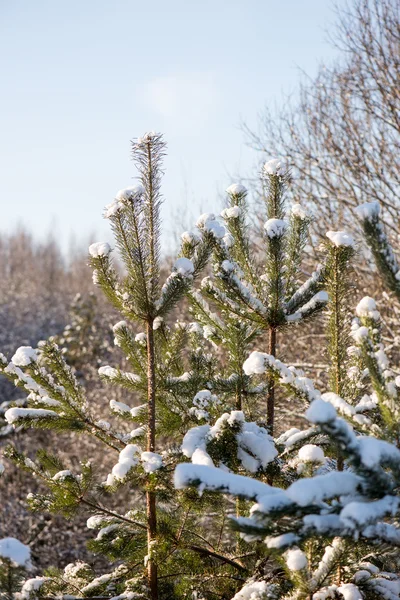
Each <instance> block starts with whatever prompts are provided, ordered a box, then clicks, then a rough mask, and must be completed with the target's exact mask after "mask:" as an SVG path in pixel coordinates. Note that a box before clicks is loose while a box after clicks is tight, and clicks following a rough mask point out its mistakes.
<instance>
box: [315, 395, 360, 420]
mask: <svg viewBox="0 0 400 600" xmlns="http://www.w3.org/2000/svg"><path fill="white" fill-rule="evenodd" d="M321 398H322V400H325V402H329V403H330V404H332V406H334V407H335V408H336V410H337V411H339V412H340V413H341V414H342V415H346V416H348V417H352V416H353V415H354V413H355V408H354V406H352V405H351V404H349V403H348V402H346V400H343V398H341V397H340V396H338V394H335V393H334V392H325V394H322V395H321Z"/></svg>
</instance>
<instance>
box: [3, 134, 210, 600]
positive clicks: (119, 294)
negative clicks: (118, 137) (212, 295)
mask: <svg viewBox="0 0 400 600" xmlns="http://www.w3.org/2000/svg"><path fill="white" fill-rule="evenodd" d="M164 149H165V145H164V142H163V140H162V138H161V136H159V135H157V134H152V133H151V134H146V135H145V136H144V137H143V138H141V139H139V140H137V141H136V142H134V143H133V157H134V161H135V163H136V165H137V167H138V170H139V178H140V184H139V185H137V186H135V187H133V188H129V189H127V190H122V191H121V192H119V193H118V194H117V197H116V199H115V200H114V201H113V202H112V203H111V204H110V205H108V206H107V207H106V211H105V217H106V218H107V219H109V220H110V222H111V225H112V229H113V232H114V236H115V240H116V246H117V248H118V250H119V253H120V256H121V258H122V260H123V263H124V268H125V270H126V275H125V276H123V277H121V276H120V275H119V274H118V272H117V270H116V269H115V267H114V266H113V263H112V259H111V248H110V246H109V244H107V243H95V244H92V245H91V246H90V248H89V252H90V264H91V266H92V268H93V279H94V282H95V283H96V284H97V285H99V286H100V287H101V288H102V290H103V291H104V293H105V294H106V296H107V298H108V299H109V301H110V302H111V303H112V305H113V306H114V307H115V308H116V309H117V310H118V311H119V312H120V313H121V315H122V316H123V317H124V320H123V321H120V322H119V323H117V324H116V325H115V327H114V334H115V342H116V345H117V346H119V347H120V348H121V350H122V351H123V352H124V354H125V356H126V357H127V362H128V363H129V365H130V367H131V368H133V369H134V370H135V373H131V372H126V371H124V370H121V369H115V368H112V367H110V366H108V365H106V366H103V367H100V369H99V373H100V376H101V377H102V378H103V379H104V380H105V381H107V382H109V383H111V384H113V385H116V386H120V387H122V388H124V389H125V390H126V393H127V394H129V393H131V394H134V395H135V396H136V397H137V398H139V400H141V403H140V405H139V406H138V407H134V408H131V407H130V406H128V405H127V404H125V403H121V402H118V401H116V400H111V401H110V407H111V411H112V412H113V413H114V414H116V415H118V416H119V417H122V418H123V419H125V421H126V422H127V423H128V426H129V423H130V422H132V421H136V423H137V424H138V425H139V426H138V427H136V428H135V429H133V430H131V431H129V430H128V431H126V430H125V431H121V430H120V429H119V428H116V427H115V426H113V425H111V424H110V423H109V422H108V421H105V420H103V419H100V420H99V419H98V418H96V416H95V415H94V414H93V412H92V410H91V407H90V405H89V404H88V401H87V398H86V393H85V389H84V387H83V386H82V385H81V384H80V383H79V382H78V380H77V377H76V373H75V371H74V369H72V368H71V367H70V366H68V365H67V363H66V362H65V360H64V353H63V351H62V350H61V349H60V348H59V347H58V346H57V344H56V343H55V341H54V340H49V341H47V342H43V343H40V344H39V347H38V348H37V349H36V350H35V349H33V348H30V347H21V348H19V349H18V350H17V351H16V353H15V354H14V356H13V357H12V359H11V362H9V361H8V360H7V359H6V358H5V357H4V356H3V355H2V356H1V362H2V368H1V370H2V372H3V373H4V374H6V375H7V376H8V377H9V378H10V379H11V380H12V381H14V383H15V384H16V385H18V386H20V387H22V388H23V389H24V390H27V391H28V392H29V396H28V402H29V404H28V407H27V408H21V407H12V408H10V409H8V410H7V412H6V415H5V416H6V419H7V421H8V423H9V424H12V425H14V426H17V427H18V426H24V427H29V426H34V427H42V428H51V429H53V430H55V431H59V432H62V431H75V432H79V433H85V434H88V435H91V436H94V437H95V438H96V439H97V440H98V441H99V442H101V443H102V444H103V445H105V447H106V448H107V449H108V450H109V451H110V452H117V453H118V462H117V463H116V464H115V465H114V467H113V468H112V471H111V473H110V474H109V476H108V477H107V480H106V482H104V483H102V484H100V485H99V482H98V480H97V478H96V473H95V470H94V468H93V465H92V464H91V463H90V461H87V460H82V461H81V465H80V473H75V472H74V471H73V470H71V469H69V468H66V465H64V464H63V463H62V462H61V461H60V459H59V458H58V457H57V456H56V455H55V454H52V453H50V452H49V451H48V450H46V449H41V450H40V451H39V452H38V453H37V455H36V459H35V460H31V459H30V458H28V457H26V456H24V455H23V454H21V453H19V452H18V451H17V450H16V449H15V448H13V447H9V448H8V450H7V451H6V453H5V454H6V456H7V457H8V458H10V459H12V460H14V462H16V463H17V464H18V465H19V466H20V467H22V468H23V469H26V470H28V471H30V472H31V473H33V474H34V475H35V476H36V477H38V478H40V479H41V480H42V481H43V482H44V483H45V484H46V485H47V486H48V489H49V491H48V494H38V495H31V496H29V498H28V500H29V503H30V506H31V507H32V508H33V509H34V510H46V511H54V512H61V513H62V514H64V515H66V516H72V515H73V514H74V513H75V512H76V510H78V508H80V507H82V508H86V509H87V510H88V511H91V513H92V516H93V519H92V520H91V521H90V520H89V523H88V525H89V527H93V528H95V529H96V528H100V533H99V534H98V536H97V538H96V540H95V541H94V542H93V548H95V549H96V550H97V551H99V550H100V551H104V552H106V553H107V554H108V555H109V556H110V557H111V558H112V560H114V561H115V560H123V563H122V564H120V565H119V566H118V567H116V569H115V570H114V571H112V572H111V573H108V574H104V575H102V576H100V577H99V578H96V577H94V574H93V573H92V571H91V569H90V568H89V567H88V566H87V565H79V564H78V565H77V566H76V568H75V567H74V568H72V567H71V568H69V569H67V570H66V571H64V573H62V574H54V573H53V574H52V576H51V577H49V578H48V579H47V580H46V581H44V583H43V593H60V592H62V593H74V594H76V593H77V590H79V592H80V593H81V594H83V595H92V594H93V593H94V594H99V593H100V594H101V593H106V594H109V595H111V594H113V593H114V592H115V593H117V592H119V591H121V592H122V591H124V590H125V591H127V592H128V591H129V592H131V593H134V594H137V596H135V597H138V598H139V597H142V596H143V597H147V596H149V597H150V598H152V600H154V599H156V598H158V596H159V591H160V590H161V591H162V593H161V597H167V595H168V591H167V590H168V589H170V586H169V584H168V577H169V576H170V575H169V574H168V569H169V567H170V562H171V560H172V561H173V560H175V557H177V564H178V565H179V562H180V561H181V560H182V559H181V554H180V553H178V552H177V553H176V554H175V552H171V551H170V549H171V544H172V543H173V540H175V542H176V544H177V545H178V542H177V536H178V535H180V534H179V533H177V532H179V527H181V528H182V524H181V523H180V521H179V518H180V516H181V513H180V512H179V510H177V514H176V515H175V514H174V511H173V510H172V512H171V507H170V506H169V504H168V503H169V501H170V496H171V494H170V492H169V491H168V489H169V487H170V484H169V476H168V473H169V471H170V470H171V464H172V468H173V464H174V463H173V461H174V453H173V452H172V453H171V452H169V451H166V452H164V453H163V455H161V454H159V453H158V452H156V451H157V450H161V447H160V446H159V445H157V430H159V431H160V435H161V434H162V433H163V424H165V427H166V432H167V431H168V428H170V430H171V421H172V422H173V414H174V410H169V409H168V405H169V400H170V397H171V392H170V388H176V386H177V384H179V383H180V384H182V386H183V387H185V386H186V388H187V387H188V385H187V381H185V378H183V380H181V381H179V377H178V375H179V374H180V373H181V368H182V353H183V348H184V345H185V344H184V341H185V336H187V335H188V334H189V331H188V327H186V326H181V325H180V324H178V326H177V327H176V328H175V329H171V328H169V327H168V326H167V325H166V324H165V323H164V319H165V318H166V317H167V316H168V314H169V312H170V311H171V309H172V308H173V307H174V306H175V304H176V303H177V302H178V301H179V300H180V299H182V298H183V296H184V294H185V292H187V291H188V289H189V287H190V286H191V284H192V282H193V280H194V279H195V278H196V277H197V275H198V274H199V273H200V272H201V270H202V269H203V267H204V266H205V264H206V262H207V259H208V257H209V254H210V252H211V248H212V239H213V235H214V234H213V233H212V232H209V233H204V235H203V236H202V239H201V241H200V242H199V243H198V244H196V246H195V247H193V248H192V251H191V252H189V253H188V252H187V249H186V251H185V255H184V256H183V255H182V256H181V257H180V258H178V259H177V260H176V262H175V264H174V267H173V271H172V273H171V275H170V276H169V277H168V278H167V280H166V282H165V283H164V284H163V286H162V287H161V285H160V214H159V212H160V205H161V192H160V184H161V175H162V158H163V154H164ZM132 324H134V325H136V326H137V327H140V328H141V329H144V331H139V332H138V333H136V335H135V333H134V331H132V328H131V325H132ZM205 366H206V365H205V364H204V361H200V371H202V370H203V371H204V370H205ZM202 377H203V378H204V375H202ZM177 379H178V381H177ZM192 397H193V396H192ZM176 398H179V394H177V393H176V392H175V399H176ZM156 405H157V407H156ZM171 408H172V409H174V407H173V406H172V407H171ZM171 415H172V416H171ZM178 423H179V424H180V423H181V419H180V418H178ZM131 427H132V426H131ZM142 439H144V440H145V442H146V448H145V450H144V451H142V448H141V447H140V446H139V443H140V442H141V440H142ZM123 484H127V485H129V487H130V489H132V491H133V493H134V494H135V496H134V497H135V504H136V507H137V509H136V508H135V509H134V510H129V511H128V512H127V513H126V514H120V513H119V512H118V511H117V510H114V508H112V502H111V503H110V504H111V505H110V506H106V504H105V503H104V502H103V500H102V498H101V495H103V494H104V493H106V494H112V493H113V492H117V491H118V489H119V488H120V487H121V485H123ZM141 490H144V491H145V506H144V508H142V502H141ZM158 496H159V497H160V502H161V504H160V503H157V497H158ZM177 523H178V525H177V529H176V530H175V529H174V527H175V525H176V524H177ZM167 540H168V542H167ZM200 550H201V552H202V554H203V555H204V553H206V551H205V550H204V551H203V549H200ZM168 559H169V560H168ZM143 560H145V562H146V565H147V579H146V580H143V578H142V576H141V571H142V565H143ZM160 564H161V567H162V568H163V569H164V570H166V577H167V579H165V580H164V581H163V583H162V584H161V583H160V580H159V579H158V567H159V565H160ZM175 570H176V567H175ZM173 573H174V570H173ZM147 590H148V591H147ZM163 590H164V591H163ZM132 597H133V596H132Z"/></svg>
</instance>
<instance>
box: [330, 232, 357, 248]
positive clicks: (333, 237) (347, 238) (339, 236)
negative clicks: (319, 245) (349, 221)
mask: <svg viewBox="0 0 400 600" xmlns="http://www.w3.org/2000/svg"><path fill="white" fill-rule="evenodd" d="M326 237H327V238H329V239H330V241H331V242H332V244H333V245H334V246H337V247H338V248H339V246H354V239H353V238H352V236H351V235H350V234H349V233H346V232H345V231H327V232H326Z"/></svg>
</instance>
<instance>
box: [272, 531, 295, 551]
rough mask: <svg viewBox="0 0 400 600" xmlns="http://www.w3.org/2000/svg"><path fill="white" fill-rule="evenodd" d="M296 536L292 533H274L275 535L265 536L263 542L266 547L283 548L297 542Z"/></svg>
mask: <svg viewBox="0 0 400 600" xmlns="http://www.w3.org/2000/svg"><path fill="white" fill-rule="evenodd" d="M297 540H298V536H297V535H295V534H294V533H292V532H290V533H282V535H276V536H275V537H267V538H265V540H264V542H265V544H266V545H267V548H283V547H284V546H291V545H292V544H294V543H295V542H297Z"/></svg>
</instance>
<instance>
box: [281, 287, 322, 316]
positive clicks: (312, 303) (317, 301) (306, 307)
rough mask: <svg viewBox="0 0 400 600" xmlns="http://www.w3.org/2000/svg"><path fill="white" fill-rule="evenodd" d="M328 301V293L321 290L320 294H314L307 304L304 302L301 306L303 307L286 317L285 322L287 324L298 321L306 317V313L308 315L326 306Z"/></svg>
mask: <svg viewBox="0 0 400 600" xmlns="http://www.w3.org/2000/svg"><path fill="white" fill-rule="evenodd" d="M328 300H329V296H328V292H325V291H324V290H321V291H320V292H317V293H316V294H314V296H313V297H312V298H311V299H310V300H309V301H308V302H306V304H303V306H301V307H300V308H299V309H298V310H297V311H296V312H295V313H293V314H291V315H287V317H286V320H287V321H289V322H290V321H299V320H300V319H301V318H302V317H303V316H304V315H307V313H309V312H310V311H312V310H315V309H316V308H318V307H319V306H321V305H323V304H326V303H327V302H328Z"/></svg>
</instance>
